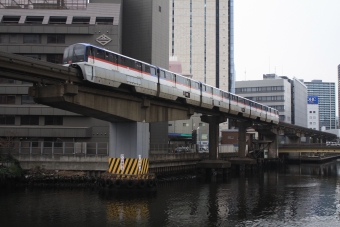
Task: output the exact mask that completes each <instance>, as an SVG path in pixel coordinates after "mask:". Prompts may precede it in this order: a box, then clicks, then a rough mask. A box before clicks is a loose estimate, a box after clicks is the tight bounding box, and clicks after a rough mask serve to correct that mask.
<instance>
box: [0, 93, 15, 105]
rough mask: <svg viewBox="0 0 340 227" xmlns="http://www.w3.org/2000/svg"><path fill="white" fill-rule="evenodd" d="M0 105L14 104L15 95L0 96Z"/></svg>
mask: <svg viewBox="0 0 340 227" xmlns="http://www.w3.org/2000/svg"><path fill="white" fill-rule="evenodd" d="M0 104H15V95H0Z"/></svg>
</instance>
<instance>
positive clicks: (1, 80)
mask: <svg viewBox="0 0 340 227" xmlns="http://www.w3.org/2000/svg"><path fill="white" fill-rule="evenodd" d="M0 84H15V80H13V79H7V78H1V77H0Z"/></svg>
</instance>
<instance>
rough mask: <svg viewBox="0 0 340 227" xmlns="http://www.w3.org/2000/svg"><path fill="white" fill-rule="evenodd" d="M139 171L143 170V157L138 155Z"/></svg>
mask: <svg viewBox="0 0 340 227" xmlns="http://www.w3.org/2000/svg"><path fill="white" fill-rule="evenodd" d="M138 169H139V171H141V170H142V155H138Z"/></svg>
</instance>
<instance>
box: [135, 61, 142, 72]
mask: <svg viewBox="0 0 340 227" xmlns="http://www.w3.org/2000/svg"><path fill="white" fill-rule="evenodd" d="M136 69H137V70H138V71H141V70H142V63H140V62H136Z"/></svg>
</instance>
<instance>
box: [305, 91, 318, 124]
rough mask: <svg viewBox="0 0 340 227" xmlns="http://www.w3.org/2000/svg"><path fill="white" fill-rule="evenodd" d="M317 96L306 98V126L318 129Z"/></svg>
mask: <svg viewBox="0 0 340 227" xmlns="http://www.w3.org/2000/svg"><path fill="white" fill-rule="evenodd" d="M318 100H319V99H318V96H308V98H307V128H310V129H314V130H320V124H319V120H320V119H319V101H318Z"/></svg>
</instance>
